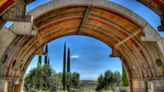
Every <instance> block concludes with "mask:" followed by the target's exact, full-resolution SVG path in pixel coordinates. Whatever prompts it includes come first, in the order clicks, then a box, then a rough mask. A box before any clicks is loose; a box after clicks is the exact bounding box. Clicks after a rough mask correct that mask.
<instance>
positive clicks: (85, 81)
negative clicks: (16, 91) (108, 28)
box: [25, 36, 129, 91]
mask: <svg viewBox="0 0 164 92" xmlns="http://www.w3.org/2000/svg"><path fill="white" fill-rule="evenodd" d="M64 44H66V48H67V49H68V48H69V49H70V54H71V55H70V61H71V72H72V73H73V72H76V73H79V75H80V83H79V84H78V85H79V87H78V88H76V90H79V91H80V90H83V91H95V90H96V88H97V86H98V84H99V83H98V78H99V77H100V75H103V76H104V77H107V76H105V74H104V73H105V72H106V73H107V72H109V71H111V72H113V73H118V75H117V76H116V77H118V78H119V86H117V87H118V88H119V89H117V90H120V89H121V88H122V87H123V85H122V84H121V83H122V63H121V60H120V59H119V57H112V48H110V47H109V46H108V45H106V44H105V43H103V42H101V41H99V40H97V39H95V38H91V37H88V36H66V37H62V38H59V39H56V40H54V41H52V42H50V43H48V54H43V55H42V56H43V57H42V64H41V66H44V65H45V64H46V63H45V62H47V61H46V60H45V58H47V56H48V58H49V60H48V61H49V65H50V66H51V67H52V68H53V70H54V71H56V73H55V74H56V76H60V75H61V74H63V73H62V72H63V67H64V66H63V60H64V58H63V56H64V55H63V54H64V52H63V51H64ZM37 52H40V53H38V54H41V51H37ZM46 53H47V52H46ZM39 56H40V55H39ZM39 56H38V55H37V56H34V58H33V59H32V62H31V64H30V65H29V67H28V69H27V72H26V75H27V77H26V78H25V84H26V85H25V88H27V87H28V83H26V79H27V78H28V77H30V80H33V79H32V76H31V75H30V76H29V72H32V71H30V69H33V70H34V68H36V67H38V63H39V62H40V60H39ZM67 59H68V57H67ZM67 64H68V63H67ZM37 74H38V73H37ZM37 74H36V75H35V74H34V76H36V77H37V79H38V80H40V79H39V77H41V76H38V75H37ZM54 76H55V75H54ZM110 76H112V75H110ZM108 77H109V76H108ZM124 77H125V76H124ZM37 79H34V80H33V81H35V82H37ZM47 80H48V79H47ZM111 80H112V79H111ZM113 80H114V79H113ZM124 80H126V79H125V78H124ZM28 81H29V78H28ZM28 81H27V82H28ZM59 81H60V82H59ZM105 81H107V79H106V80H104V83H105ZM108 81H110V79H109V80H108ZM51 82H52V80H51ZM55 82H57V80H56V81H55ZM58 82H59V83H58V84H54V86H55V87H57V88H58V90H62V89H63V85H62V76H60V78H59V79H58ZM126 82H128V81H126ZM32 84H33V85H34V83H32ZM40 84H42V83H40ZM69 84H70V85H71V83H69ZM109 84H110V83H109ZM109 84H108V89H107V88H105V86H107V84H103V85H102V84H101V86H104V88H101V90H108V91H109V90H112V89H111V87H110V86H109ZM29 85H30V83H29ZM99 85H100V84H99ZM110 85H111V84H110ZM41 88H42V87H41ZM124 88H125V87H124ZM29 89H32V88H29ZM113 90H114V89H113ZM115 90H116V89H115ZM126 90H129V87H128V85H126Z"/></svg>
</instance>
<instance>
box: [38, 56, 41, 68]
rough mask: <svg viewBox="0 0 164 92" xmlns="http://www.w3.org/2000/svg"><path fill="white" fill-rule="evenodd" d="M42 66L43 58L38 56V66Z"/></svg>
mask: <svg viewBox="0 0 164 92" xmlns="http://www.w3.org/2000/svg"><path fill="white" fill-rule="evenodd" d="M41 64H42V56H41V55H39V56H38V66H40V65H41Z"/></svg>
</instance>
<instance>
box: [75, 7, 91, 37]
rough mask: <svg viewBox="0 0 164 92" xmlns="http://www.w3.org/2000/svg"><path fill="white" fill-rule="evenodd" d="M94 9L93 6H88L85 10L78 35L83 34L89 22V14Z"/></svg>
mask: <svg viewBox="0 0 164 92" xmlns="http://www.w3.org/2000/svg"><path fill="white" fill-rule="evenodd" d="M91 10H92V6H87V8H86V10H85V12H84V16H83V19H82V21H81V23H80V27H79V31H78V33H77V34H78V35H81V34H82V31H83V27H84V26H85V25H86V24H87V22H88V19H89V15H90V12H91Z"/></svg>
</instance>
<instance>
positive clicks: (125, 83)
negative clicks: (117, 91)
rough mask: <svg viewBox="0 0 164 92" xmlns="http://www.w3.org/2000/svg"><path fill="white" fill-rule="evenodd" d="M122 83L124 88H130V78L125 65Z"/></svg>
mask: <svg viewBox="0 0 164 92" xmlns="http://www.w3.org/2000/svg"><path fill="white" fill-rule="evenodd" d="M122 83H123V86H124V87H127V86H129V83H128V77H127V74H126V71H125V68H124V66H123V65H122Z"/></svg>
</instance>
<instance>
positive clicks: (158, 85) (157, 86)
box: [148, 79, 164, 92]
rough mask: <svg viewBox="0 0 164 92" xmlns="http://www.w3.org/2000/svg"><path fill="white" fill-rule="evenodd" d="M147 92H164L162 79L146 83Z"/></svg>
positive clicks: (163, 80)
mask: <svg viewBox="0 0 164 92" xmlns="http://www.w3.org/2000/svg"><path fill="white" fill-rule="evenodd" d="M148 92H164V79H159V80H151V81H148Z"/></svg>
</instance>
